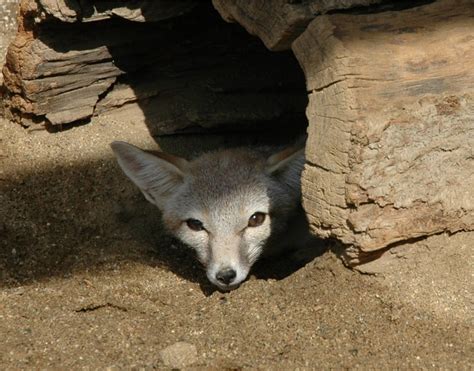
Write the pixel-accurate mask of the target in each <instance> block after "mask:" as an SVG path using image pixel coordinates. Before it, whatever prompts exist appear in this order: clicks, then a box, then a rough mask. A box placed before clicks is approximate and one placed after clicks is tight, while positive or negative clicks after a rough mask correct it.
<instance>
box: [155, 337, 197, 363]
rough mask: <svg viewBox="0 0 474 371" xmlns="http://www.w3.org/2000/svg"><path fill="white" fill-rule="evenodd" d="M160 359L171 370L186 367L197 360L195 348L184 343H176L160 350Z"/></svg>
mask: <svg viewBox="0 0 474 371" xmlns="http://www.w3.org/2000/svg"><path fill="white" fill-rule="evenodd" d="M160 357H161V360H162V361H163V363H164V364H165V366H167V367H171V368H183V367H187V366H190V365H192V364H193V363H195V362H197V360H198V355H197V349H196V346H194V345H192V344H189V343H185V342H178V343H175V344H173V345H170V346H168V347H166V348H164V349H162V350H161V351H160Z"/></svg>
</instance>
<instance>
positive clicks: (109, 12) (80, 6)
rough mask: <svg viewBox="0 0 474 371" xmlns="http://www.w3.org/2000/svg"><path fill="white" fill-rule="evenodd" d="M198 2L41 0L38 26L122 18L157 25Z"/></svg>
mask: <svg viewBox="0 0 474 371" xmlns="http://www.w3.org/2000/svg"><path fill="white" fill-rule="evenodd" d="M196 4H197V1H196V0H180V1H173V0H125V1H93V0H82V1H80V0H38V5H39V7H40V9H41V11H40V13H39V15H40V16H39V17H36V18H35V21H36V22H41V21H44V20H49V19H51V18H54V19H58V20H60V21H62V22H93V21H102V20H105V19H109V18H112V17H120V18H124V19H128V20H129V21H135V22H145V21H146V22H156V21H161V20H164V19H168V18H173V17H176V16H178V15H181V14H184V13H186V12H188V11H190V10H191V9H192V8H193V7H194V6H195V5H196Z"/></svg>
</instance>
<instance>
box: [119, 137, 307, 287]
mask: <svg viewBox="0 0 474 371" xmlns="http://www.w3.org/2000/svg"><path fill="white" fill-rule="evenodd" d="M111 147H112V150H113V151H114V153H115V155H116V157H117V160H118V163H119V165H120V167H121V168H122V170H123V171H124V173H125V174H126V175H127V176H128V177H129V178H130V179H131V180H132V181H133V182H134V183H135V184H136V185H137V186H138V187H139V189H140V190H141V192H142V193H143V195H144V196H145V198H146V199H147V200H148V201H150V202H151V203H153V204H154V205H156V206H157V207H158V208H159V209H160V210H161V212H162V216H163V221H164V224H165V226H166V227H167V229H168V230H169V231H170V232H171V233H172V234H174V235H175V236H176V237H178V238H179V239H180V240H181V241H182V242H184V243H185V244H187V245H188V246H191V247H192V248H194V250H195V251H196V253H197V256H198V259H199V260H200V261H201V262H202V263H203V265H204V266H205V267H206V274H207V277H208V279H209V281H210V282H212V283H213V284H214V285H216V286H217V287H219V288H220V289H221V290H231V289H234V288H236V287H238V286H239V285H240V284H241V283H242V282H243V281H244V280H245V279H246V278H247V276H248V273H249V271H250V268H251V267H252V265H253V264H254V263H255V261H256V260H257V259H258V258H259V257H260V255H261V254H262V252H263V250H264V249H266V248H267V246H266V245H267V241H269V238H270V236H273V235H274V234H275V233H276V234H278V233H281V232H282V228H283V227H282V226H285V225H286V220H287V219H288V218H290V216H291V215H292V212H293V211H294V210H296V209H297V208H298V207H299V206H300V197H301V193H300V176H301V171H302V169H303V165H304V154H303V149H301V148H288V149H286V150H284V151H282V152H278V153H276V154H273V155H271V156H269V157H267V156H266V155H264V154H263V152H262V151H257V150H254V151H252V150H250V149H243V148H241V149H233V150H224V151H217V152H210V153H206V154H204V155H202V156H200V157H198V158H196V159H194V160H191V161H187V160H185V159H182V158H179V157H175V156H173V155H169V154H166V153H162V152H158V153H150V152H145V151H142V150H141V149H139V148H137V147H135V146H132V145H130V144H127V143H124V142H113V143H112V144H111ZM273 240H275V239H273Z"/></svg>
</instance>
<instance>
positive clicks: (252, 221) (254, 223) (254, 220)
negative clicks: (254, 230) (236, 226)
mask: <svg viewBox="0 0 474 371" xmlns="http://www.w3.org/2000/svg"><path fill="white" fill-rule="evenodd" d="M264 221H265V214H264V213H261V212H256V213H254V214H252V216H251V217H250V218H249V224H248V226H249V227H258V226H259V225H262V224H263V222H264Z"/></svg>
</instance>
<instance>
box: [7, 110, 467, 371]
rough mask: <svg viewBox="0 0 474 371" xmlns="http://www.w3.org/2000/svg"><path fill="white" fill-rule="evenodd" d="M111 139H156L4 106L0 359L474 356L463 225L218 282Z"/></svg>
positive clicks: (428, 360) (102, 361) (370, 363)
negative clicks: (182, 345) (43, 119)
mask: <svg viewBox="0 0 474 371" xmlns="http://www.w3.org/2000/svg"><path fill="white" fill-rule="evenodd" d="M115 139H120V140H126V141H130V142H132V143H134V144H137V145H140V146H142V147H146V148H156V143H155V142H154V140H153V139H152V138H150V136H149V134H148V131H147V129H146V127H144V126H143V125H139V124H135V125H124V124H121V123H118V122H110V121H108V120H107V119H102V120H95V121H94V122H92V123H91V124H88V125H84V126H80V127H76V128H73V129H70V130H66V131H63V132H59V133H55V134H50V133H47V132H45V131H27V130H25V129H23V128H21V127H19V126H17V125H14V124H11V123H8V122H5V121H1V120H0V187H1V188H0V364H1V365H2V368H9V369H21V368H23V369H24V368H27V369H28V368H49V369H53V368H56V369H58V368H62V369H71V368H73V369H78V368H87V367H88V368H91V369H95V368H106V367H116V368H131V367H133V366H137V367H138V366H139V367H145V368H162V367H164V366H165V364H164V361H163V359H162V356H161V355H160V351H161V350H162V349H164V348H166V347H168V346H170V345H172V344H175V343H177V342H186V343H188V344H191V345H193V346H195V349H196V354H191V355H188V356H187V358H186V359H187V360H188V363H191V362H192V365H193V366H212V367H215V368H219V369H220V368H232V369H234V368H235V369H239V368H255V367H261V368H269V369H277V368H278V369H296V368H304V367H308V368H316V369H328V368H335V369H341V368H357V367H358V368H363V369H393V368H403V369H407V368H442V369H458V370H459V369H466V370H467V369H472V368H473V366H474V362H473V358H474V357H473V355H474V352H473V347H472V325H473V315H472V313H473V311H472V305H473V285H472V276H473V273H474V270H473V259H472V251H473V249H472V246H473V245H474V234H473V233H470V234H469V233H458V234H455V235H452V236H447V235H439V236H433V237H431V238H429V239H426V240H422V241H419V242H417V243H415V244H412V245H400V246H398V247H397V249H396V250H394V251H392V252H388V253H387V254H391V257H392V259H388V260H387V262H388V266H386V267H385V268H384V271H385V273H384V274H383V275H380V274H379V275H363V274H360V273H357V272H354V271H351V270H349V269H347V268H345V267H344V266H343V265H342V264H341V262H340V260H339V259H338V258H337V257H336V256H335V255H334V254H333V253H332V252H330V251H328V252H326V253H325V254H324V255H322V256H320V257H318V258H316V259H315V260H313V261H312V262H310V263H309V264H307V265H306V266H305V267H303V268H301V269H295V265H294V264H293V263H291V262H289V261H288V259H286V258H282V259H279V260H273V261H263V262H261V264H260V265H259V266H258V267H257V268H256V269H255V270H254V274H253V275H252V277H251V278H250V279H249V280H248V281H247V282H245V283H244V284H243V285H242V286H241V287H240V288H239V289H237V290H235V291H233V292H230V293H220V292H218V291H214V289H213V288H212V287H211V286H210V285H209V284H208V283H207V281H206V278H205V275H204V272H203V270H202V269H201V267H200V266H199V264H198V263H196V262H195V260H194V259H193V254H192V252H190V251H189V250H187V249H186V248H183V247H182V246H179V244H177V243H176V242H175V241H173V240H172V239H170V238H169V237H166V236H165V235H164V234H163V232H162V230H161V227H160V215H159V212H158V211H157V210H155V209H154V208H153V207H152V206H151V205H148V204H147V203H146V202H145V201H144V199H143V197H142V196H141V195H140V194H139V192H138V191H137V190H136V189H135V188H134V187H133V186H132V184H131V183H130V182H129V181H127V179H126V178H125V177H124V176H123V175H122V174H121V173H120V171H119V169H118V167H117V166H116V164H115V162H114V161H113V159H112V154H111V151H110V149H109V147H108V143H109V142H110V141H112V140H115ZM189 141H191V142H193V141H194V142H196V138H193V139H189V138H187V139H169V140H165V141H163V142H162V143H163V146H169V147H170V148H173V146H174V147H175V148H177V146H180V148H181V150H183V148H184V149H185V146H186V145H189ZM199 141H200V142H202V143H211V144H216V143H219V142H222V143H225V141H223V140H222V139H220V138H216V137H213V138H210V139H209V138H205V137H199ZM186 143H188V144H186ZM178 353H179V352H178ZM191 353H192V352H191ZM177 356H185V355H183V354H181V355H180V354H178V355H177ZM190 359H191V360H190ZM189 360H190V361H189ZM171 366H173V365H172V364H171Z"/></svg>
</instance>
